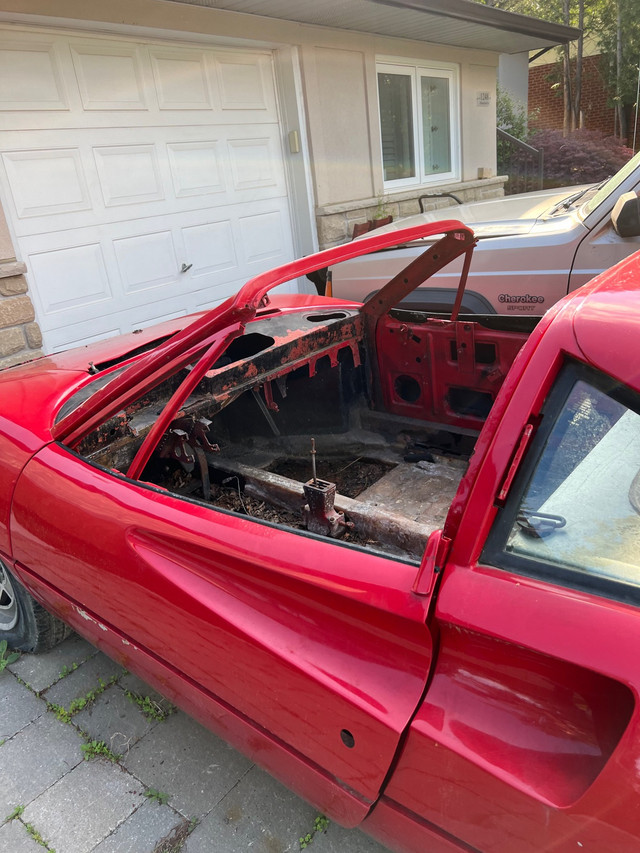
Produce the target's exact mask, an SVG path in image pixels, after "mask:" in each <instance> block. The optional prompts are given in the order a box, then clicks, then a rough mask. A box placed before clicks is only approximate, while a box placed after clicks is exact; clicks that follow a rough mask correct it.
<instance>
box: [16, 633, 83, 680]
mask: <svg viewBox="0 0 640 853" xmlns="http://www.w3.org/2000/svg"><path fill="white" fill-rule="evenodd" d="M97 654H98V650H97V649H96V648H95V647H94V646H92V645H91V644H90V643H87V641H86V640H83V639H82V638H81V637H79V636H78V635H77V634H73V635H72V636H71V637H69V638H68V639H67V640H65V641H64V643H61V644H60V645H59V646H56V647H55V648H54V649H51V651H48V652H44V653H43V654H40V655H21V656H20V658H19V659H18V660H17V661H16V662H15V663H12V664H11V666H10V667H9V669H10V670H11V672H13V673H14V675H17V676H19V677H20V678H21V679H22V680H23V681H25V682H26V683H27V684H28V685H29V687H31V689H32V690H35V692H36V693H40V692H41V691H42V690H46V689H47V687H51V685H52V684H53V683H54V682H56V681H58V680H59V679H60V677H61V675H62V673H63V672H64V671H65V667H66V668H67V669H71V667H72V666H73V665H74V664H78V666H79V665H80V664H81V663H83V662H84V661H85V660H87V659H88V658H90V657H93V656H94V655H97Z"/></svg>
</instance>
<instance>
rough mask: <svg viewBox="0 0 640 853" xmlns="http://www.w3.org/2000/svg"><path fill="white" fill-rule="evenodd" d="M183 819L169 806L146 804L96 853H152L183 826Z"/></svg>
mask: <svg viewBox="0 0 640 853" xmlns="http://www.w3.org/2000/svg"><path fill="white" fill-rule="evenodd" d="M183 821H184V818H183V817H182V815H180V814H178V813H177V812H175V811H174V810H173V809H172V808H169V806H163V805H159V804H158V803H152V802H146V803H143V804H142V805H141V806H140V808H139V809H137V810H136V811H135V812H134V813H133V814H132V815H131V816H130V817H128V818H127V819H126V820H125V822H124V823H121V824H120V826H119V827H118V828H117V829H116V830H115V832H113V833H112V834H111V835H110V836H109V837H108V838H105V840H104V841H101V842H100V844H98V846H97V847H94V849H93V853H152V851H153V850H154V849H155V847H156V846H157V845H158V844H159V842H160V841H162V840H163V839H164V838H167V837H168V836H170V835H171V833H172V832H173V830H175V829H176V827H178V826H180V825H181V824H182V822H183Z"/></svg>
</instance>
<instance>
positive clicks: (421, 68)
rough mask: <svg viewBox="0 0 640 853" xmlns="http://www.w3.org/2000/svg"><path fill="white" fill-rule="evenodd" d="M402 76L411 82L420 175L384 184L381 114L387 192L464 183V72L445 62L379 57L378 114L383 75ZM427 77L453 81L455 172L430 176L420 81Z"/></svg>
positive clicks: (451, 131) (451, 141) (452, 153)
mask: <svg viewBox="0 0 640 853" xmlns="http://www.w3.org/2000/svg"><path fill="white" fill-rule="evenodd" d="M380 74H400V75H403V76H406V77H409V78H410V80H411V99H412V114H413V147H414V158H415V171H416V174H415V175H412V176H411V177H408V178H398V179H396V180H391V181H385V180H384V155H383V150H382V125H381V121H380V113H379V112H378V137H379V142H380V164H381V168H382V176H383V185H384V189H385V190H393V189H403V188H406V187H419V186H430V185H432V184H442V183H448V182H451V181H459V180H460V69H459V66H458V65H454V64H449V63H444V62H423V61H418V60H406V59H398V58H396V57H378V58H377V60H376V91H377V95H378V100H377V104H378V110H379V109H380V92H379V79H380V78H379V75H380ZM423 77H440V78H444V79H447V80H448V81H449V122H450V126H449V135H450V136H449V146H450V151H449V155H450V163H451V169H450V170H449V171H448V172H438V173H436V174H432V173H431V174H429V173H427V172H426V171H425V169H424V138H423V130H422V98H421V91H420V80H421V79H422V78H423Z"/></svg>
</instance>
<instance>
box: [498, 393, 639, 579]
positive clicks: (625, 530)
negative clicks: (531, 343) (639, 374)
mask: <svg viewBox="0 0 640 853" xmlns="http://www.w3.org/2000/svg"><path fill="white" fill-rule="evenodd" d="M616 396H618V395H616ZM545 416H546V415H545ZM543 424H544V419H543ZM545 432H546V438H545V440H544V444H543V446H542V448H541V451H540V452H539V456H538V458H537V461H536V462H535V466H534V468H533V471H532V472H531V474H530V476H529V478H528V482H527V485H526V486H525V488H524V492H523V493H522V494H521V495H520V497H519V498H516V499H515V500H514V502H513V505H512V506H511V507H507V508H506V509H507V515H506V521H507V534H506V540H505V541H504V544H503V555H504V556H505V557H506V558H507V563H508V558H509V557H516V558H518V559H520V560H524V562H525V564H528V565H532V566H535V565H536V564H538V565H540V566H543V567H544V566H546V567H551V568H553V567H558V568H559V569H560V570H562V571H565V572H569V573H570V574H572V573H573V574H575V573H577V575H576V576H577V577H580V576H583V577H585V576H586V577H588V578H602V579H609V580H611V579H613V580H616V581H621V582H623V583H624V584H628V585H632V586H634V587H640V415H638V414H637V412H636V411H633V410H632V409H631V408H629V406H627V405H625V404H624V403H623V402H620V401H619V400H618V399H614V398H613V397H612V396H609V395H608V394H606V393H605V392H604V391H602V390H599V388H598V387H595V386H594V385H593V384H591V383H590V382H589V381H586V380H584V379H578V380H577V381H575V382H574V383H573V384H572V385H571V386H570V390H569V393H568V395H567V396H566V399H565V400H564V403H563V404H562V406H561V407H560V408H559V409H558V413H557V415H556V416H555V418H554V420H553V424H552V427H551V429H549V428H548V425H547V427H546V428H545ZM503 538H504V533H503Z"/></svg>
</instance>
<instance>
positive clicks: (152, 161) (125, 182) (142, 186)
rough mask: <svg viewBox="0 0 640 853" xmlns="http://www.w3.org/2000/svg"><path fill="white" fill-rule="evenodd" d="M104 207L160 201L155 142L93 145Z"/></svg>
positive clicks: (161, 193)
mask: <svg viewBox="0 0 640 853" xmlns="http://www.w3.org/2000/svg"><path fill="white" fill-rule="evenodd" d="M93 156H94V158H95V163H96V169H97V172H98V180H99V182H100V189H101V190H102V198H103V200H104V204H105V207H113V206H115V205H121V204H140V203H142V202H148V201H164V200H165V192H164V188H163V185H162V178H161V177H160V166H159V164H158V153H157V150H156V146H155V145H113V146H101V147H96V148H94V149H93Z"/></svg>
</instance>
